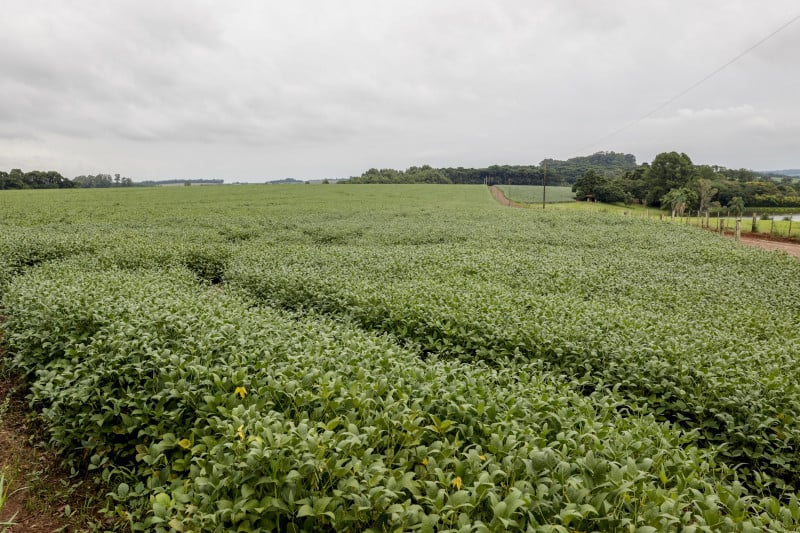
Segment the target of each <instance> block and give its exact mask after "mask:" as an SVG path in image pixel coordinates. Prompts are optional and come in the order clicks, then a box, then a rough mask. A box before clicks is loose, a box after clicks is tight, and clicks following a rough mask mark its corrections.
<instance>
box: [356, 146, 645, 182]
mask: <svg viewBox="0 0 800 533" xmlns="http://www.w3.org/2000/svg"><path fill="white" fill-rule="evenodd" d="M545 167H546V172H547V183H548V184H550V185H556V186H559V185H560V186H566V185H569V184H572V183H575V181H576V180H577V179H578V178H579V177H580V176H582V175H583V174H584V173H585V172H586V171H587V170H594V171H596V172H599V173H601V174H602V175H604V176H607V177H616V176H620V175H622V174H623V173H624V172H625V171H627V170H630V169H633V168H636V158H635V157H634V156H633V155H630V154H618V153H615V152H597V153H596V154H593V155H590V156H585V157H573V158H571V159H567V160H566V161H559V160H557V159H545V160H544V161H542V162H541V163H540V164H539V165H492V166H489V167H486V168H463V167H457V168H432V167H430V166H429V165H423V166H422V167H411V168H409V169H407V170H405V171H403V170H394V169H380V170H379V169H375V168H371V169H369V170H367V171H366V172H364V173H363V174H361V176H358V177H353V178H350V180H349V183H455V184H463V185H467V184H473V185H477V184H486V185H541V184H542V181H543V180H544V179H545Z"/></svg>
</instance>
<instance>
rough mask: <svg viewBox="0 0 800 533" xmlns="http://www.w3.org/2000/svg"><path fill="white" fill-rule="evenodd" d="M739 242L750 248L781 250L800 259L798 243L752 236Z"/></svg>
mask: <svg viewBox="0 0 800 533" xmlns="http://www.w3.org/2000/svg"><path fill="white" fill-rule="evenodd" d="M739 242H741V243H742V244H746V245H748V246H755V247H757V248H763V249H764V250H779V251H782V252H786V253H787V254H789V255H791V256H794V257H800V243H796V242H790V241H781V240H773V239H769V238H764V237H753V236H752V235H742V240H741V241H739Z"/></svg>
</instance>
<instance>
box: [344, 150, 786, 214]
mask: <svg viewBox="0 0 800 533" xmlns="http://www.w3.org/2000/svg"><path fill="white" fill-rule="evenodd" d="M545 172H546V175H547V184H548V185H553V186H572V190H573V192H575V193H576V194H575V195H576V199H578V200H585V199H589V200H596V201H599V202H606V203H617V202H619V203H621V202H624V203H626V204H633V203H638V204H644V205H648V206H653V207H665V208H673V207H677V208H678V209H679V210H681V209H690V210H693V211H698V210H699V211H706V210H708V209H714V208H720V209H721V208H725V207H729V206H735V205H738V204H739V202H740V201H741V203H743V204H744V205H746V206H747V207H800V180H797V179H793V178H792V177H790V176H781V175H775V174H774V173H773V174H766V173H760V172H756V171H753V170H749V169H745V168H740V169H729V168H725V167H722V166H719V165H695V164H694V163H692V160H691V159H690V158H689V156H688V155H686V154H684V153H678V152H663V153H661V154H658V155H657V156H656V157H655V159H654V160H653V161H652V162H651V163H642V164H637V163H636V157H635V156H633V155H632V154H623V153H617V152H597V153H595V154H592V155H590V156H582V157H573V158H570V159H567V160H564V161H562V160H558V159H545V160H543V161H542V162H541V163H540V164H539V165H492V166H489V167H484V168H464V167H457V168H452V167H450V168H433V167H431V166H430V165H423V166H420V167H418V166H413V167H410V168H408V169H406V170H396V169H391V168H385V169H376V168H371V169H369V170H367V171H366V172H364V173H363V174H361V176H354V177H351V178H350V179H349V180H347V181H343V182H340V183H455V184H487V185H541V184H542V183H543V182H544V179H545ZM736 198H738V199H739V200H737V201H736V202H734V199H736Z"/></svg>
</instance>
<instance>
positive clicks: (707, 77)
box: [580, 14, 800, 152]
mask: <svg viewBox="0 0 800 533" xmlns="http://www.w3.org/2000/svg"><path fill="white" fill-rule="evenodd" d="M798 20H800V14H798V15H796V16H795V17H793V18H792V19H790V20H789V21H788V22H786V23H784V24H783V25H781V26H780V27H779V28H778V29H776V30H775V31H773V32H772V33H770V34H769V35H767V36H766V37H764V38H762V39H761V40H759V41H758V42H756V43H755V44H753V45H751V46H750V47H748V48H746V49H745V50H744V51H743V52H741V53H739V54H738V55H737V56H736V57H734V58H733V59H731V60H730V61H728V62H727V63H725V64H724V65H722V66H720V67H717V68H716V69H714V70H713V71H711V72H710V73H709V74H707V75H706V76H703V77H702V78H701V79H700V80H698V81H696V82H694V83H693V84H692V85H690V86H689V87H687V88H685V89H684V90H682V91H681V92H679V93H677V94H676V95H675V96H673V97H672V98H670V99H669V100H667V101H665V102H663V103H662V104H660V105H658V106H657V107H654V108H653V109H652V110H650V111H648V112H647V113H645V114H644V115H642V116H640V117H639V118H637V119H636V120H634V121H632V122H629V123H628V124H625V125H624V126H622V127H621V128H617V129H615V130H613V131H612V132H611V133H608V134H606V135H605V136H603V137H601V138H600V139H598V140H597V141H595V142H593V143H591V144H588V145H586V146H585V147H583V148H581V150H580V152H583V151H585V150H588V149H589V148H591V147H592V146H596V145H598V144H600V143H602V142H603V141H606V140H608V139H610V138H611V137H614V136H616V135H618V134H620V133H622V132H623V131H625V130H627V129H629V128H632V127H633V126H635V125H637V124H639V123H640V122H642V121H643V120H646V119H648V118H650V117H651V116H653V115H655V114H656V113H658V112H659V111H661V110H662V109H664V108H665V107H667V106H668V105H670V104H671V103H673V102H675V101H676V100H678V99H679V98H681V97H682V96H684V95H685V94H686V93H688V92H690V91H692V90H693V89H696V88H697V87H698V86H700V85H702V84H703V83H705V82H706V81H708V80H709V79H711V78H713V77H714V76H716V75H717V74H719V73H720V72H722V71H723V70H725V69H726V68H728V67H729V66H731V65H732V64H734V63H736V62H737V61H739V60H740V59H741V58H743V57H744V56H746V55H747V54H749V53H750V52H752V51H753V50H755V49H756V48H758V47H759V46H761V45H762V44H764V43H765V42H767V41H769V40H770V39H772V38H773V37H775V36H776V35H778V34H779V33H780V32H782V31H783V30H785V29H786V28H788V27H789V26H791V25H792V24H794V23H795V22H797V21H798Z"/></svg>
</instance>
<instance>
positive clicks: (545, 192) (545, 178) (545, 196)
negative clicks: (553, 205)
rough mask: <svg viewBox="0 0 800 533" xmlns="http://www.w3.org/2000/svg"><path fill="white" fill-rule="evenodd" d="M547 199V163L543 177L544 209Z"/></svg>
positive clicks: (545, 163)
mask: <svg viewBox="0 0 800 533" xmlns="http://www.w3.org/2000/svg"><path fill="white" fill-rule="evenodd" d="M546 199H547V161H545V162H544V174H543V175H542V209H544V204H545V201H546Z"/></svg>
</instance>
